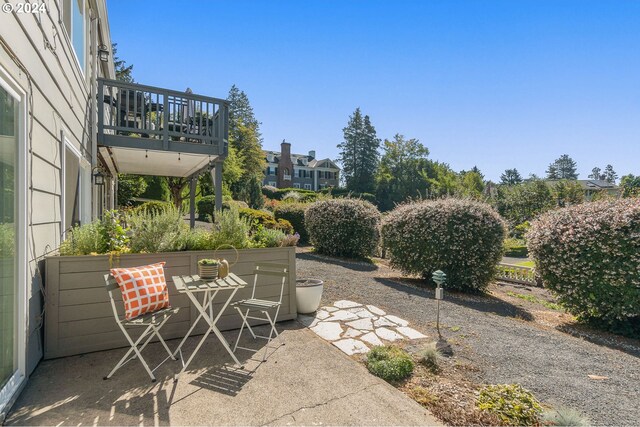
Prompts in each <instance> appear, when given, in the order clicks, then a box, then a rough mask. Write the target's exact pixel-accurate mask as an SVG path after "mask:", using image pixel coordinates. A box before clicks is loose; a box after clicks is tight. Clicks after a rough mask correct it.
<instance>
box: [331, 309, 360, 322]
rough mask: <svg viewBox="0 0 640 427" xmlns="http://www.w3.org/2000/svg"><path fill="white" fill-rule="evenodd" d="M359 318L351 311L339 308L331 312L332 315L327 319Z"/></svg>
mask: <svg viewBox="0 0 640 427" xmlns="http://www.w3.org/2000/svg"><path fill="white" fill-rule="evenodd" d="M355 319H358V316H356V315H355V314H353V313H349V312H348V311H346V310H338V311H334V312H333V313H331V317H330V318H328V319H327V320H331V321H333V320H345V321H346V320H355Z"/></svg>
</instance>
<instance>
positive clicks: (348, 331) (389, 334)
mask: <svg viewBox="0 0 640 427" xmlns="http://www.w3.org/2000/svg"><path fill="white" fill-rule="evenodd" d="M298 319H299V320H300V322H301V323H302V324H303V325H305V326H307V327H308V328H309V329H311V330H312V331H313V332H315V333H316V334H318V335H319V336H320V337H322V338H324V339H325V340H327V341H330V342H331V343H332V344H333V345H335V346H336V347H338V348H339V349H340V350H342V351H343V352H344V353H346V354H348V355H349V356H351V355H354V354H361V353H368V352H369V350H370V346H371V347H374V346H378V345H384V344H385V342H394V341H398V340H416V339H423V338H427V336H426V335H424V334H423V333H421V332H420V331H417V330H415V329H413V328H410V327H409V322H407V321H406V320H404V319H401V318H400V317H398V316H394V315H391V314H387V313H386V312H385V311H384V310H382V309H380V308H378V307H376V306H374V305H363V304H360V303H358V302H354V301H349V300H340V301H336V302H335V303H334V304H333V306H325V307H321V308H320V309H318V311H317V312H316V314H315V316H298Z"/></svg>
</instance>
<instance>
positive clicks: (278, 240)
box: [252, 227, 287, 248]
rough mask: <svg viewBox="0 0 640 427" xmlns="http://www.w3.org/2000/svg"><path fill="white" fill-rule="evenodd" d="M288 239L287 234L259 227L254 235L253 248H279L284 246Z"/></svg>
mask: <svg viewBox="0 0 640 427" xmlns="http://www.w3.org/2000/svg"><path fill="white" fill-rule="evenodd" d="M286 237H287V236H286V234H284V233H283V232H282V231H280V230H273V229H269V228H264V227H259V228H258V230H257V231H256V232H255V233H254V234H253V245H252V246H253V247H254V248H277V247H279V246H282V242H283V241H284V240H285V238H286Z"/></svg>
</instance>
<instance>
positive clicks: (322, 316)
mask: <svg viewBox="0 0 640 427" xmlns="http://www.w3.org/2000/svg"><path fill="white" fill-rule="evenodd" d="M329 316H331V315H330V314H329V312H327V311H326V310H318V311H316V319H320V320H324V319H326V318H327V317H329Z"/></svg>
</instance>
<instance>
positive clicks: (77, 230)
mask: <svg viewBox="0 0 640 427" xmlns="http://www.w3.org/2000/svg"><path fill="white" fill-rule="evenodd" d="M127 243H129V238H128V237H127V234H126V230H125V228H124V227H123V226H122V224H121V223H120V217H119V215H118V212H116V211H107V212H105V214H104V218H102V219H101V220H96V221H94V222H91V223H88V224H83V225H80V226H76V227H73V229H71V230H70V231H69V232H68V233H67V238H66V239H65V241H64V242H62V244H61V245H60V255H90V254H105V253H109V252H128V251H129V248H128V247H127Z"/></svg>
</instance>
